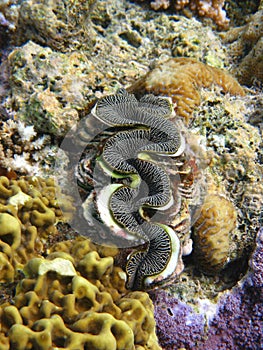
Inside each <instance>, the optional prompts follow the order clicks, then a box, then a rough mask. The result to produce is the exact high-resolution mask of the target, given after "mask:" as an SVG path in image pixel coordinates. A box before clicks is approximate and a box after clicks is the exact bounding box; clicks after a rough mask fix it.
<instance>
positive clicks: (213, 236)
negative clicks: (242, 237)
mask: <svg viewBox="0 0 263 350" xmlns="http://www.w3.org/2000/svg"><path fill="white" fill-rule="evenodd" d="M236 221H237V213H236V210H235V207H234V206H233V204H232V203H231V202H230V201H229V200H228V199H226V198H224V197H223V196H222V195H220V194H213V193H211V194H208V195H207V196H206V198H205V201H204V204H203V206H202V208H201V213H200V216H199V218H198V220H197V221H196V222H195V224H194V227H193V235H192V238H193V241H194V252H193V255H194V258H195V261H196V267H197V269H200V270H202V271H204V272H205V273H206V274H211V275H213V274H215V273H217V272H219V271H220V270H221V269H222V268H223V267H224V266H225V264H226V263H227V261H228V257H229V251H230V232H231V231H232V230H234V228H235V227H236Z"/></svg>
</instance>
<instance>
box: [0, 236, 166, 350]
mask: <svg viewBox="0 0 263 350" xmlns="http://www.w3.org/2000/svg"><path fill="white" fill-rule="evenodd" d="M94 254H95V255H96V258H95V259H93V258H91V259H90V256H91V255H94ZM108 254H112V255H114V250H113V248H111V247H109V248H108V249H107V248H106V247H101V248H99V249H98V251H96V250H95V246H94V244H92V243H91V242H90V241H89V240H87V239H84V238H81V237H79V238H78V239H76V240H75V241H71V242H70V241H68V242H61V243H57V244H55V245H54V246H53V247H52V248H51V249H50V254H49V255H48V256H47V257H46V259H44V258H33V259H31V260H29V261H28V263H27V264H26V266H25V267H24V270H23V271H24V274H25V277H24V278H23V279H22V280H21V282H20V284H19V285H18V287H17V290H16V295H15V298H14V301H13V303H12V304H10V303H4V304H2V305H1V307H0V318H1V325H2V326H1V333H0V337H1V342H0V349H1V350H2V349H5V350H7V349H18V350H22V349H23V350H24V349H30V348H32V347H37V348H38V349H43V350H48V349H50V348H51V347H52V348H55V347H59V348H60V349H78V350H81V349H86V348H89V349H94V350H100V349H101V350H136V349H137V350H140V349H141V350H142V349H147V350H160V347H159V345H158V341H157V338H156V335H155V321H154V317H153V306H152V303H151V300H150V298H149V296H148V295H147V294H146V293H144V292H130V293H128V291H127V290H126V289H125V274H124V272H123V271H122V270H121V268H119V267H116V266H114V261H113V258H112V257H111V256H108ZM115 254H116V250H115Z"/></svg>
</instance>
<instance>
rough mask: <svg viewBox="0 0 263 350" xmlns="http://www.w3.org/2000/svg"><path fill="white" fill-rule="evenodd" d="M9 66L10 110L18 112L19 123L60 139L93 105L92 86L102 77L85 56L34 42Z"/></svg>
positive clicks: (7, 103)
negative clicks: (32, 125)
mask: <svg viewBox="0 0 263 350" xmlns="http://www.w3.org/2000/svg"><path fill="white" fill-rule="evenodd" d="M8 65H9V70H10V72H11V73H10V78H9V79H10V86H11V96H9V97H8V99H7V100H6V101H5V106H6V108H8V109H10V110H15V111H16V113H15V114H16V118H17V119H18V120H20V121H24V122H25V123H26V124H30V125H31V124H32V123H33V124H34V128H35V130H36V131H39V132H42V133H43V132H44V133H50V134H55V135H56V136H63V135H65V133H66V132H67V131H68V129H69V128H71V127H72V126H73V125H74V123H76V122H77V121H78V119H79V110H85V108H87V107H88V105H89V101H88V98H87V96H88V95H91V91H92V90H91V89H92V88H91V86H92V85H94V84H95V81H96V79H99V78H100V77H101V76H100V74H99V73H98V72H97V73H94V67H93V65H92V63H91V62H90V61H89V60H88V59H87V58H86V56H85V55H84V54H81V53H78V52H73V53H70V54H63V53H58V52H53V51H52V50H51V49H50V48H43V47H41V46H39V45H37V44H35V43H33V42H28V43H27V44H25V45H24V46H22V47H19V48H17V49H15V50H14V51H12V52H11V53H10V55H9V56H8ZM92 95H93V100H94V99H95V96H94V94H92Z"/></svg>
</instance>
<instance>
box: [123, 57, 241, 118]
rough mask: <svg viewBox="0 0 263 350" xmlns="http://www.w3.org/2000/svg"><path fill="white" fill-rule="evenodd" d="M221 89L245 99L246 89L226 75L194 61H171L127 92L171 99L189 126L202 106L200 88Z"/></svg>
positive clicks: (151, 72)
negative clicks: (196, 111) (197, 108)
mask: <svg viewBox="0 0 263 350" xmlns="http://www.w3.org/2000/svg"><path fill="white" fill-rule="evenodd" d="M213 84H216V85H219V86H220V87H221V88H222V90H223V91H224V92H229V93H231V94H233V95H241V96H243V95H244V90H243V88H242V87H241V86H240V85H239V84H238V82H237V81H236V80H235V79H234V78H233V77H232V76H231V75H230V74H228V73H227V72H226V71H224V70H221V69H219V68H216V67H211V66H209V65H205V64H204V63H201V62H199V61H197V60H195V59H192V58H185V57H181V58H171V59H169V60H168V61H166V62H163V63H161V64H160V65H158V66H157V67H155V68H154V69H153V70H152V71H150V72H149V73H148V74H146V75H145V76H144V77H142V78H140V79H139V80H138V81H136V82H135V83H134V84H132V85H131V86H130V87H129V88H128V91H130V92H133V93H135V94H137V95H140V96H141V95H143V94H145V93H153V94H155V95H164V96H169V97H171V98H172V100H173V102H174V103H175V104H176V105H175V111H176V113H177V114H178V115H180V116H182V117H183V118H184V119H185V122H186V123H187V124H188V123H189V121H190V119H191V116H192V113H193V110H194V108H196V107H197V106H198V105H199V104H200V102H201V98H200V93H199V90H200V88H201V87H211V86H212V85H213Z"/></svg>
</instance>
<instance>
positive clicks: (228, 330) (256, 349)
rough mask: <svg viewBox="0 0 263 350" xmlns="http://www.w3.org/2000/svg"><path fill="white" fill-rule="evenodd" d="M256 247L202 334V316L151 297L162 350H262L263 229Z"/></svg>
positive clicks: (164, 298) (171, 299)
mask: <svg viewBox="0 0 263 350" xmlns="http://www.w3.org/2000/svg"><path fill="white" fill-rule="evenodd" d="M256 243H257V244H256V249H255V252H254V254H253V256H252V258H251V260H250V267H251V271H250V272H249V273H248V275H247V276H246V277H245V279H244V280H243V281H242V283H240V284H239V285H238V286H237V287H235V288H233V290H232V291H231V292H229V293H227V294H225V295H224V296H223V297H222V298H221V299H220V301H219V303H218V306H217V313H216V315H215V316H214V318H213V320H212V321H211V322H210V326H209V328H208V330H207V331H206V332H205V330H204V324H205V320H204V316H203V315H202V314H198V313H195V312H194V310H193V309H192V308H191V307H190V306H188V305H186V304H184V303H182V302H180V301H178V299H176V298H175V297H169V295H168V294H167V293H166V292H164V291H161V292H158V293H156V294H153V295H152V299H153V302H154V305H155V317H156V322H157V335H158V337H159V341H160V345H161V346H162V347H163V348H164V349H165V350H174V349H178V348H180V347H184V348H185V349H187V350H191V349H195V350H196V349H198V350H214V349H217V350H239V349H246V350H260V349H263V321H262V319H263V304H262V300H263V298H262V297H263V228H262V229H261V230H260V231H259V233H258V236H257V242H256Z"/></svg>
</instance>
